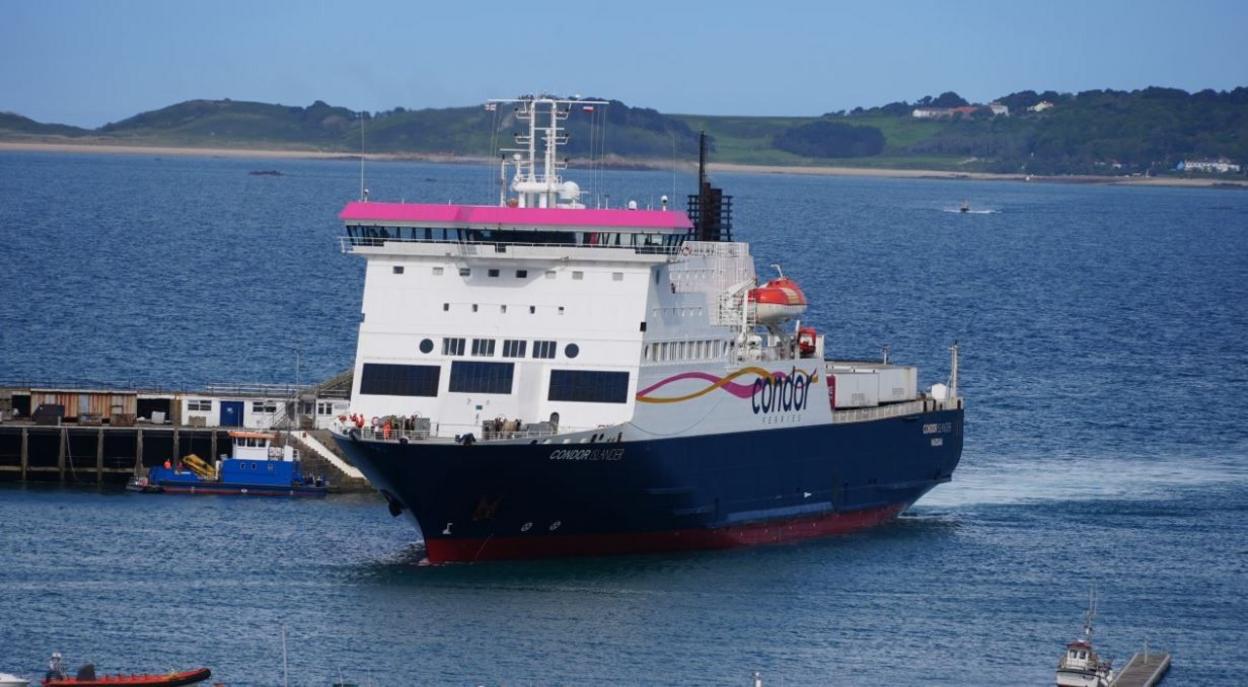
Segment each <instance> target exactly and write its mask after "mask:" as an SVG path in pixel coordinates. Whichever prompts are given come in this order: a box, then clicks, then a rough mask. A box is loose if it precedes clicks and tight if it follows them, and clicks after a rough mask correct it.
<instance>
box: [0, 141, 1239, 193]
mask: <svg viewBox="0 0 1248 687" xmlns="http://www.w3.org/2000/svg"><path fill="white" fill-rule="evenodd" d="M2 151H33V152H51V153H105V154H114V155H163V156H200V157H232V158H245V159H303V160H358V159H359V157H360V156H359V154H358V153H350V152H342V151H323V150H301V149H290V150H281V149H261V148H199V147H192V146H157V145H150V146H149V145H137V144H118V143H111V142H102V141H101V142H96V141H89V142H77V143H62V142H44V141H0V152H2ZM364 157H365V158H366V159H368V160H383V161H384V160H415V161H423V162H442V163H458V164H474V163H483V162H485V158H482V157H471V156H459V155H446V154H422V153H367V154H366V155H365V156H364ZM607 164H608V166H612V167H627V168H634V169H636V168H652V169H664V170H666V169H670V168H671V162H670V161H657V160H615V161H611V160H608V162H607ZM686 167H688V165H682V168H686ZM709 167H710V169H711V171H713V172H729V173H741V174H813V175H819V176H849V177H876V178H879V177H885V178H895V179H952V180H963V181H1020V182H1040V183H1064V184H1109V185H1114V186H1173V187H1181V188H1237V189H1248V181H1245V180H1243V179H1217V178H1211V177H1202V178H1185V177H1106V176H1076V175H1070V176H1037V175H1026V174H993V173H989V172H955V171H948V170H938V169H880V168H873V167H848V166H834V165H829V166H800V165H774V166H773V165H743V164H735V163H730V162H712V163H710V165H709Z"/></svg>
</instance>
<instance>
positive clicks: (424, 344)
mask: <svg viewBox="0 0 1248 687" xmlns="http://www.w3.org/2000/svg"><path fill="white" fill-rule="evenodd" d="M420 352H421V353H432V352H433V339H421V341H420Z"/></svg>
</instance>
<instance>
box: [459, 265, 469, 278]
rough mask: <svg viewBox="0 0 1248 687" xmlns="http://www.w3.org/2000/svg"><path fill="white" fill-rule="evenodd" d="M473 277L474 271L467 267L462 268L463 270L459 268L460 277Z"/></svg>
mask: <svg viewBox="0 0 1248 687" xmlns="http://www.w3.org/2000/svg"><path fill="white" fill-rule="evenodd" d="M471 275H472V270H470V269H468V268H467V267H461V268H459V276H461V277H468V276H471Z"/></svg>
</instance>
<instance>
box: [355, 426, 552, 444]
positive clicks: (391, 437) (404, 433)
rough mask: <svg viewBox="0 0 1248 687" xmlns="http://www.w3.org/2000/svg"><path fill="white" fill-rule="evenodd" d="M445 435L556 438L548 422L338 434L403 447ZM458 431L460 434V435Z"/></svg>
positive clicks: (368, 428)
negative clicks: (402, 444)
mask: <svg viewBox="0 0 1248 687" xmlns="http://www.w3.org/2000/svg"><path fill="white" fill-rule="evenodd" d="M444 428H445V429H446V430H447V431H448V432H450V431H452V430H454V432H455V437H457V438H458V437H463V436H466V435H468V434H471V435H473V438H474V439H476V440H477V441H505V440H509V439H540V438H544V437H550V436H554V435H555V434H557V433H558V432H557V429H556V428H555V427H554V426H553V425H551V424H550V423H549V422H534V423H532V424H528V425H522V426H521V427H520V428H519V429H499V430H495V429H492V428H490V429H487V428H485V427H483V426H477V425H466V424H465V425H451V424H449V423H439V424H438V425H436V426H433V427H422V428H419V429H401V428H398V427H393V426H392V427H391V428H389V429H386V427H385V426H381V427H373V426H371V425H365V426H363V427H355V426H353V425H344V426H342V427H341V430H340V431H343V432H345V433H348V434H349V433H351V432H352V431H354V432H358V435H357V436H359V438H360V439H363V440H367V441H393V442H397V443H406V442H412V441H428V440H430V439H435V438H439V437H442V438H444V439H446V440H447V441H449V440H451V438H452V437H451V436H450V435H449V434H448V435H446V436H445V437H443V435H442V434H441V430H442V429H444ZM460 430H462V431H460Z"/></svg>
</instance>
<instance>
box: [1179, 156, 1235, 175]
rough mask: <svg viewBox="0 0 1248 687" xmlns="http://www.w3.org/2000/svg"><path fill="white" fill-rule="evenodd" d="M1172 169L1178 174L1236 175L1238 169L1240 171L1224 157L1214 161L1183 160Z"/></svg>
mask: <svg viewBox="0 0 1248 687" xmlns="http://www.w3.org/2000/svg"><path fill="white" fill-rule="evenodd" d="M1174 168H1175V170H1176V171H1179V172H1208V173H1212V174H1238V173H1239V171H1240V169H1242V168H1241V167H1240V166H1239V165H1238V164H1236V163H1234V162H1231V161H1230V160H1228V159H1227V158H1224V157H1220V158H1218V159H1216V160H1183V161H1182V162H1180V163H1179V164H1177V165H1175V167H1174Z"/></svg>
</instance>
